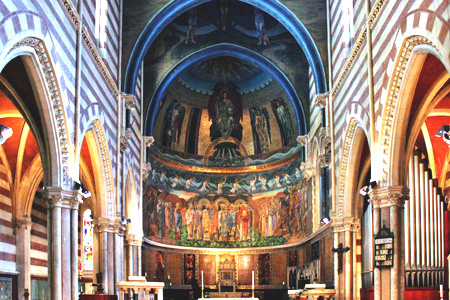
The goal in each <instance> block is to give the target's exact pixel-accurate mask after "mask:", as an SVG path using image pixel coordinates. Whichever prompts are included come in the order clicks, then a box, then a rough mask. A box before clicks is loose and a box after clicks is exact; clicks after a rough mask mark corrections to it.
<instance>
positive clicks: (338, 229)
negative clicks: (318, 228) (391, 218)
mask: <svg viewBox="0 0 450 300" xmlns="http://www.w3.org/2000/svg"><path fill="white" fill-rule="evenodd" d="M360 223H361V222H360V220H359V219H355V218H353V217H344V218H333V219H332V226H333V231H334V248H335V249H337V248H338V245H339V243H342V245H343V247H344V248H346V247H349V248H350V250H349V251H347V252H345V253H343V257H342V260H343V261H342V263H343V269H342V270H341V272H339V271H338V264H339V255H338V254H337V253H336V254H335V257H334V262H335V272H334V274H335V289H336V299H339V300H341V299H353V298H354V295H355V294H358V293H359V291H356V290H355V288H356V284H355V282H354V277H355V276H354V273H355V272H356V249H355V245H356V241H355V237H356V234H355V232H356V231H357V230H358V229H359V226H360Z"/></svg>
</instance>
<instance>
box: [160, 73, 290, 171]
mask: <svg viewBox="0 0 450 300" xmlns="http://www.w3.org/2000/svg"><path fill="white" fill-rule="evenodd" d="M191 98H192V97H190V96H189V95H181V96H174V95H173V94H170V93H168V95H167V96H166V98H165V99H164V100H163V101H162V102H161V105H160V107H159V111H158V114H157V118H156V122H155V130H154V131H155V133H154V137H155V140H156V143H155V147H153V149H152V151H153V152H155V153H156V154H159V155H162V156H165V157H166V158H169V159H174V160H178V161H180V160H181V161H183V162H185V159H190V161H189V163H191V164H200V165H203V164H204V165H210V166H214V165H216V166H223V165H227V166H242V165H249V164H250V165H251V164H260V163H265V160H267V158H268V157H270V156H272V155H274V154H278V155H282V154H285V156H286V155H289V154H286V152H289V151H290V150H291V148H292V147H294V146H295V145H296V138H297V136H298V130H297V128H298V126H297V119H296V118H295V115H294V113H293V109H292V106H291V103H290V102H289V101H287V99H286V98H285V97H284V94H283V93H279V94H276V95H261V97H259V98H258V104H257V105H249V103H248V102H247V101H245V100H244V99H243V95H242V94H241V92H240V90H239V88H238V87H237V86H236V85H235V84H234V83H233V82H227V83H223V82H218V83H216V84H215V86H214V87H213V89H212V94H211V95H210V96H209V97H208V101H207V102H205V103H202V104H197V105H195V104H194V105H193V104H192V101H191V100H192V99H191ZM202 106H203V107H202ZM188 154H192V155H188ZM279 158H281V157H276V159H279Z"/></svg>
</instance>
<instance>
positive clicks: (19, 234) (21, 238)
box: [14, 217, 33, 299]
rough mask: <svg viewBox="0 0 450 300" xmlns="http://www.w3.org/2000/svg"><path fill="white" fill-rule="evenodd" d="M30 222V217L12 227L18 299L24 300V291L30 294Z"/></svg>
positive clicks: (20, 220) (17, 221) (18, 221)
mask: <svg viewBox="0 0 450 300" xmlns="http://www.w3.org/2000/svg"><path fill="white" fill-rule="evenodd" d="M32 224H33V222H31V218H30V217H25V218H23V219H18V220H16V221H15V224H14V227H15V232H16V267H17V271H18V272H19V276H18V278H17V288H18V293H19V299H24V297H23V294H24V292H25V289H27V290H28V291H30V292H31V276H30V274H31V272H30V268H31V260H30V252H31V246H30V245H31V235H30V233H31V226H32Z"/></svg>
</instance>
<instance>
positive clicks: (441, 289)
mask: <svg viewBox="0 0 450 300" xmlns="http://www.w3.org/2000/svg"><path fill="white" fill-rule="evenodd" d="M443 291H444V286H443V285H442V284H441V285H440V286H439V292H441V293H442V292H443Z"/></svg>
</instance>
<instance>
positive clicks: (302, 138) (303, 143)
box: [297, 135, 308, 147]
mask: <svg viewBox="0 0 450 300" xmlns="http://www.w3.org/2000/svg"><path fill="white" fill-rule="evenodd" d="M297 144H299V145H300V146H303V147H305V146H306V145H307V144H308V136H307V135H299V136H298V137H297Z"/></svg>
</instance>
